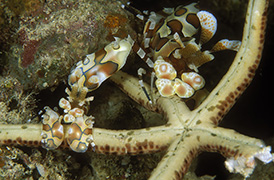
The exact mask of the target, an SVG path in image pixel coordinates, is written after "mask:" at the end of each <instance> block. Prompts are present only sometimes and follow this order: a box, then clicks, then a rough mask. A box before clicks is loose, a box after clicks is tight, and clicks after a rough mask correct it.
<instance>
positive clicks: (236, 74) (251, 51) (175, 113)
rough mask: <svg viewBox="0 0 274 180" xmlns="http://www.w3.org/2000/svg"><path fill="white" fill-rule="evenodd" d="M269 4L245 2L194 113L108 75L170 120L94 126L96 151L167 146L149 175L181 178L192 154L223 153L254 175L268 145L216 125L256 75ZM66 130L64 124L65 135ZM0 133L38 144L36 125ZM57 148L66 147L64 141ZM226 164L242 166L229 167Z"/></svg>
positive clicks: (8, 141) (10, 140)
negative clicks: (225, 65) (227, 61)
mask: <svg viewBox="0 0 274 180" xmlns="http://www.w3.org/2000/svg"><path fill="white" fill-rule="evenodd" d="M267 5H268V1H262V0H251V1H250V2H249V5H248V10H247V17H246V22H245V28H244V32H243V39H242V46H241V48H240V50H239V52H238V53H237V55H236V57H235V59H234V61H233V63H232V65H231V66H230V68H229V70H228V71H227V73H226V74H225V75H224V76H223V78H222V79H221V81H220V82H219V83H218V85H217V86H216V87H215V88H214V89H213V90H212V91H211V93H210V94H209V95H208V96H207V98H206V99H205V100H204V101H203V102H202V104H201V105H199V106H198V107H197V108H196V109H194V110H192V111H191V110H189V108H188V107H187V106H186V104H185V103H184V102H183V101H181V99H180V98H178V97H176V96H174V97H171V98H165V97H161V96H160V95H159V94H158V93H156V94H155V97H154V98H155V101H156V105H155V106H154V107H152V106H151V104H150V103H149V102H148V100H147V98H146V96H145V95H144V94H143V93H142V89H140V87H139V84H138V80H137V79H136V78H135V77H132V76H129V75H127V74H126V73H123V72H118V73H117V74H115V75H114V76H112V77H111V79H112V81H114V82H115V83H116V84H117V85H118V86H119V87H120V88H121V89H122V90H123V91H124V92H125V93H126V94H128V95H129V96H130V97H131V98H132V99H133V100H135V101H137V102H139V103H140V104H141V105H142V106H144V107H146V108H147V109H150V110H153V111H157V112H160V113H163V114H164V115H165V117H166V118H167V120H168V121H167V123H166V124H165V125H162V126H157V127H151V128H145V129H138V130H119V131H116V130H107V129H102V128H94V129H93V136H94V143H95V144H96V147H95V151H96V152H98V153H104V154H110V153H112V154H117V155H123V154H132V155H134V154H141V153H152V152H156V151H160V150H164V149H165V150H167V153H166V155H165V156H164V157H163V158H162V160H161V161H160V163H159V164H158V166H157V167H156V168H155V169H154V171H153V172H152V174H151V177H150V179H181V178H182V176H183V175H184V174H185V173H186V171H187V169H188V167H189V165H190V164H191V162H192V160H193V158H194V157H196V156H197V155H198V154H199V153H200V152H204V151H207V152H218V153H220V154H222V155H223V156H225V157H226V158H227V161H226V165H227V167H228V169H229V170H230V171H231V172H239V173H241V174H243V175H244V176H245V177H247V176H249V175H250V174H251V173H252V171H253V169H254V167H255V162H254V158H255V157H257V158H259V159H260V160H262V161H263V162H265V163H268V162H270V161H272V160H273V157H272V155H271V154H270V153H269V151H270V149H269V148H268V147H265V145H264V143H263V142H262V141H261V140H258V139H256V138H251V137H248V136H245V135H241V134H239V133H237V132H235V131H234V130H230V129H225V128H221V127H218V126H217V125H218V124H219V122H220V121H221V120H222V118H223V117H224V115H225V114H226V113H227V112H228V111H229V109H230V108H231V107H232V106H233V105H234V103H235V102H236V100H237V99H238V97H239V96H240V95H241V94H242V93H243V91H244V90H245V89H246V88H247V86H248V85H249V84H250V82H251V81H252V78H253V77H254V75H255V71H256V69H257V67H258V64H259V62H260V59H261V53H262V49H263V44H264V30H265V27H266V15H267ZM147 88H149V87H147ZM67 128H68V127H67V126H64V132H65V138H66V136H67V133H66V132H67ZM0 131H1V133H0V144H5V145H12V144H19V145H28V146H40V145H41V136H40V134H41V131H42V125H40V124H38V125H32V124H26V125H1V127H0ZM65 142H66V141H65ZM61 146H63V147H67V144H62V145H61ZM261 156H264V157H263V158H262V157H261ZM240 161H241V162H242V164H241V162H240ZM230 162H232V163H233V162H235V163H236V162H237V163H239V164H240V165H239V166H238V167H236V165H235V166H234V165H230V166H229V164H230Z"/></svg>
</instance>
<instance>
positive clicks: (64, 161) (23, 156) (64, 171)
mask: <svg viewBox="0 0 274 180" xmlns="http://www.w3.org/2000/svg"><path fill="white" fill-rule="evenodd" d="M29 154H30V155H29ZM0 160H1V168H0V179H2V178H3V179H25V178H32V179H37V178H39V179H71V178H74V177H73V176H72V174H71V172H70V171H71V170H72V169H73V170H77V169H79V168H80V166H79V164H78V163H77V162H76V161H75V159H74V158H71V156H69V155H68V154H66V153H61V152H60V151H56V152H51V151H49V152H41V151H39V150H33V151H32V152H31V153H25V152H24V151H22V150H21V149H19V148H15V147H8V146H6V147H1V149H0ZM37 172H38V173H37Z"/></svg>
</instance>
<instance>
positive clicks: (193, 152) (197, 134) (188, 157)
mask: <svg viewBox="0 0 274 180" xmlns="http://www.w3.org/2000/svg"><path fill="white" fill-rule="evenodd" d="M205 151H206V152H218V153H220V154H222V155H223V156H224V157H226V158H227V160H226V162H225V165H226V167H227V169H228V170H229V171H230V172H234V173H241V174H242V175H243V176H245V177H248V176H249V175H250V174H252V172H253V170H254V168H255V166H256V163H255V158H258V159H260V160H261V161H262V162H264V163H269V162H271V161H272V160H273V154H271V153H270V151H271V148H270V147H266V146H265V145H264V143H263V142H262V141H261V140H258V139H256V138H251V137H248V136H244V135H242V134H239V133H237V132H235V131H234V130H230V129H225V128H221V127H211V126H208V127H207V128H205V126H203V127H202V128H201V129H199V128H195V129H192V130H189V131H186V132H185V133H183V135H182V136H180V137H178V138H177V139H176V140H175V141H174V142H173V143H172V144H171V145H170V147H169V148H168V150H167V154H166V155H165V156H164V157H163V158H162V160H161V162H160V163H159V164H158V166H157V168H155V169H154V171H153V172H152V176H151V177H150V179H157V180H162V179H163V180H164V179H181V178H182V176H183V175H184V174H185V173H186V172H187V170H188V167H189V166H190V164H191V162H192V160H193V158H195V157H196V156H197V155H198V154H199V153H200V152H205ZM171 177H172V178H171Z"/></svg>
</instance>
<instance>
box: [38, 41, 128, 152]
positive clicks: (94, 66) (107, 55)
mask: <svg viewBox="0 0 274 180" xmlns="http://www.w3.org/2000/svg"><path fill="white" fill-rule="evenodd" d="M132 45H133V40H132V39H131V37H130V36H129V37H128V38H126V39H122V40H121V39H119V38H115V41H113V42H111V43H110V44H108V45H107V46H106V47H105V48H103V49H101V50H99V51H97V52H95V53H92V54H89V55H87V57H86V58H85V60H84V61H83V62H81V61H80V62H78V63H77V66H76V68H75V69H73V70H72V72H71V74H70V75H69V78H68V82H69V85H70V87H71V90H69V89H68V88H67V89H66V93H67V94H68V98H67V99H65V98H61V99H60V101H59V106H60V107H61V108H62V109H64V114H63V115H61V116H60V115H59V114H58V113H57V112H55V111H53V110H52V109H50V108H49V107H45V111H46V112H45V114H44V115H42V118H43V131H42V134H41V136H42V141H41V142H42V144H43V147H44V148H46V149H49V150H52V149H56V148H57V147H59V146H60V145H61V143H62V142H63V140H64V132H63V126H62V124H61V121H62V120H63V121H64V123H71V124H70V127H69V129H68V133H67V134H68V136H67V137H66V141H67V143H68V145H69V146H70V148H71V149H72V150H73V151H75V152H81V153H83V152H85V151H87V149H88V148H89V146H91V147H92V149H94V147H95V144H94V142H93V136H92V128H93V123H94V121H93V119H94V117H93V116H87V115H85V114H86V113H87V111H88V107H89V102H90V101H92V100H93V97H86V96H87V93H88V92H90V91H93V90H95V89H97V88H98V87H99V86H100V85H101V84H102V82H103V81H105V80H106V79H107V78H108V77H110V76H111V75H112V74H114V73H115V72H117V71H119V70H120V69H121V68H122V67H123V66H124V64H125V62H126V59H127V56H128V55H129V53H130V51H131V49H132Z"/></svg>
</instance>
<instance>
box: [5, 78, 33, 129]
mask: <svg viewBox="0 0 274 180" xmlns="http://www.w3.org/2000/svg"><path fill="white" fill-rule="evenodd" d="M0 88H1V94H0V117H2V119H1V123H14V124H17V123H19V124H20V123H26V122H27V121H28V120H29V119H30V118H32V116H33V115H34V114H35V113H34V109H35V107H36V104H35V103H36V102H35V99H34V94H33V93H32V92H31V93H26V92H24V91H23V86H22V84H21V83H20V82H19V81H18V80H17V79H15V78H12V77H11V76H8V75H7V76H5V77H2V76H0ZM33 122H37V119H36V120H35V121H33Z"/></svg>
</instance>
